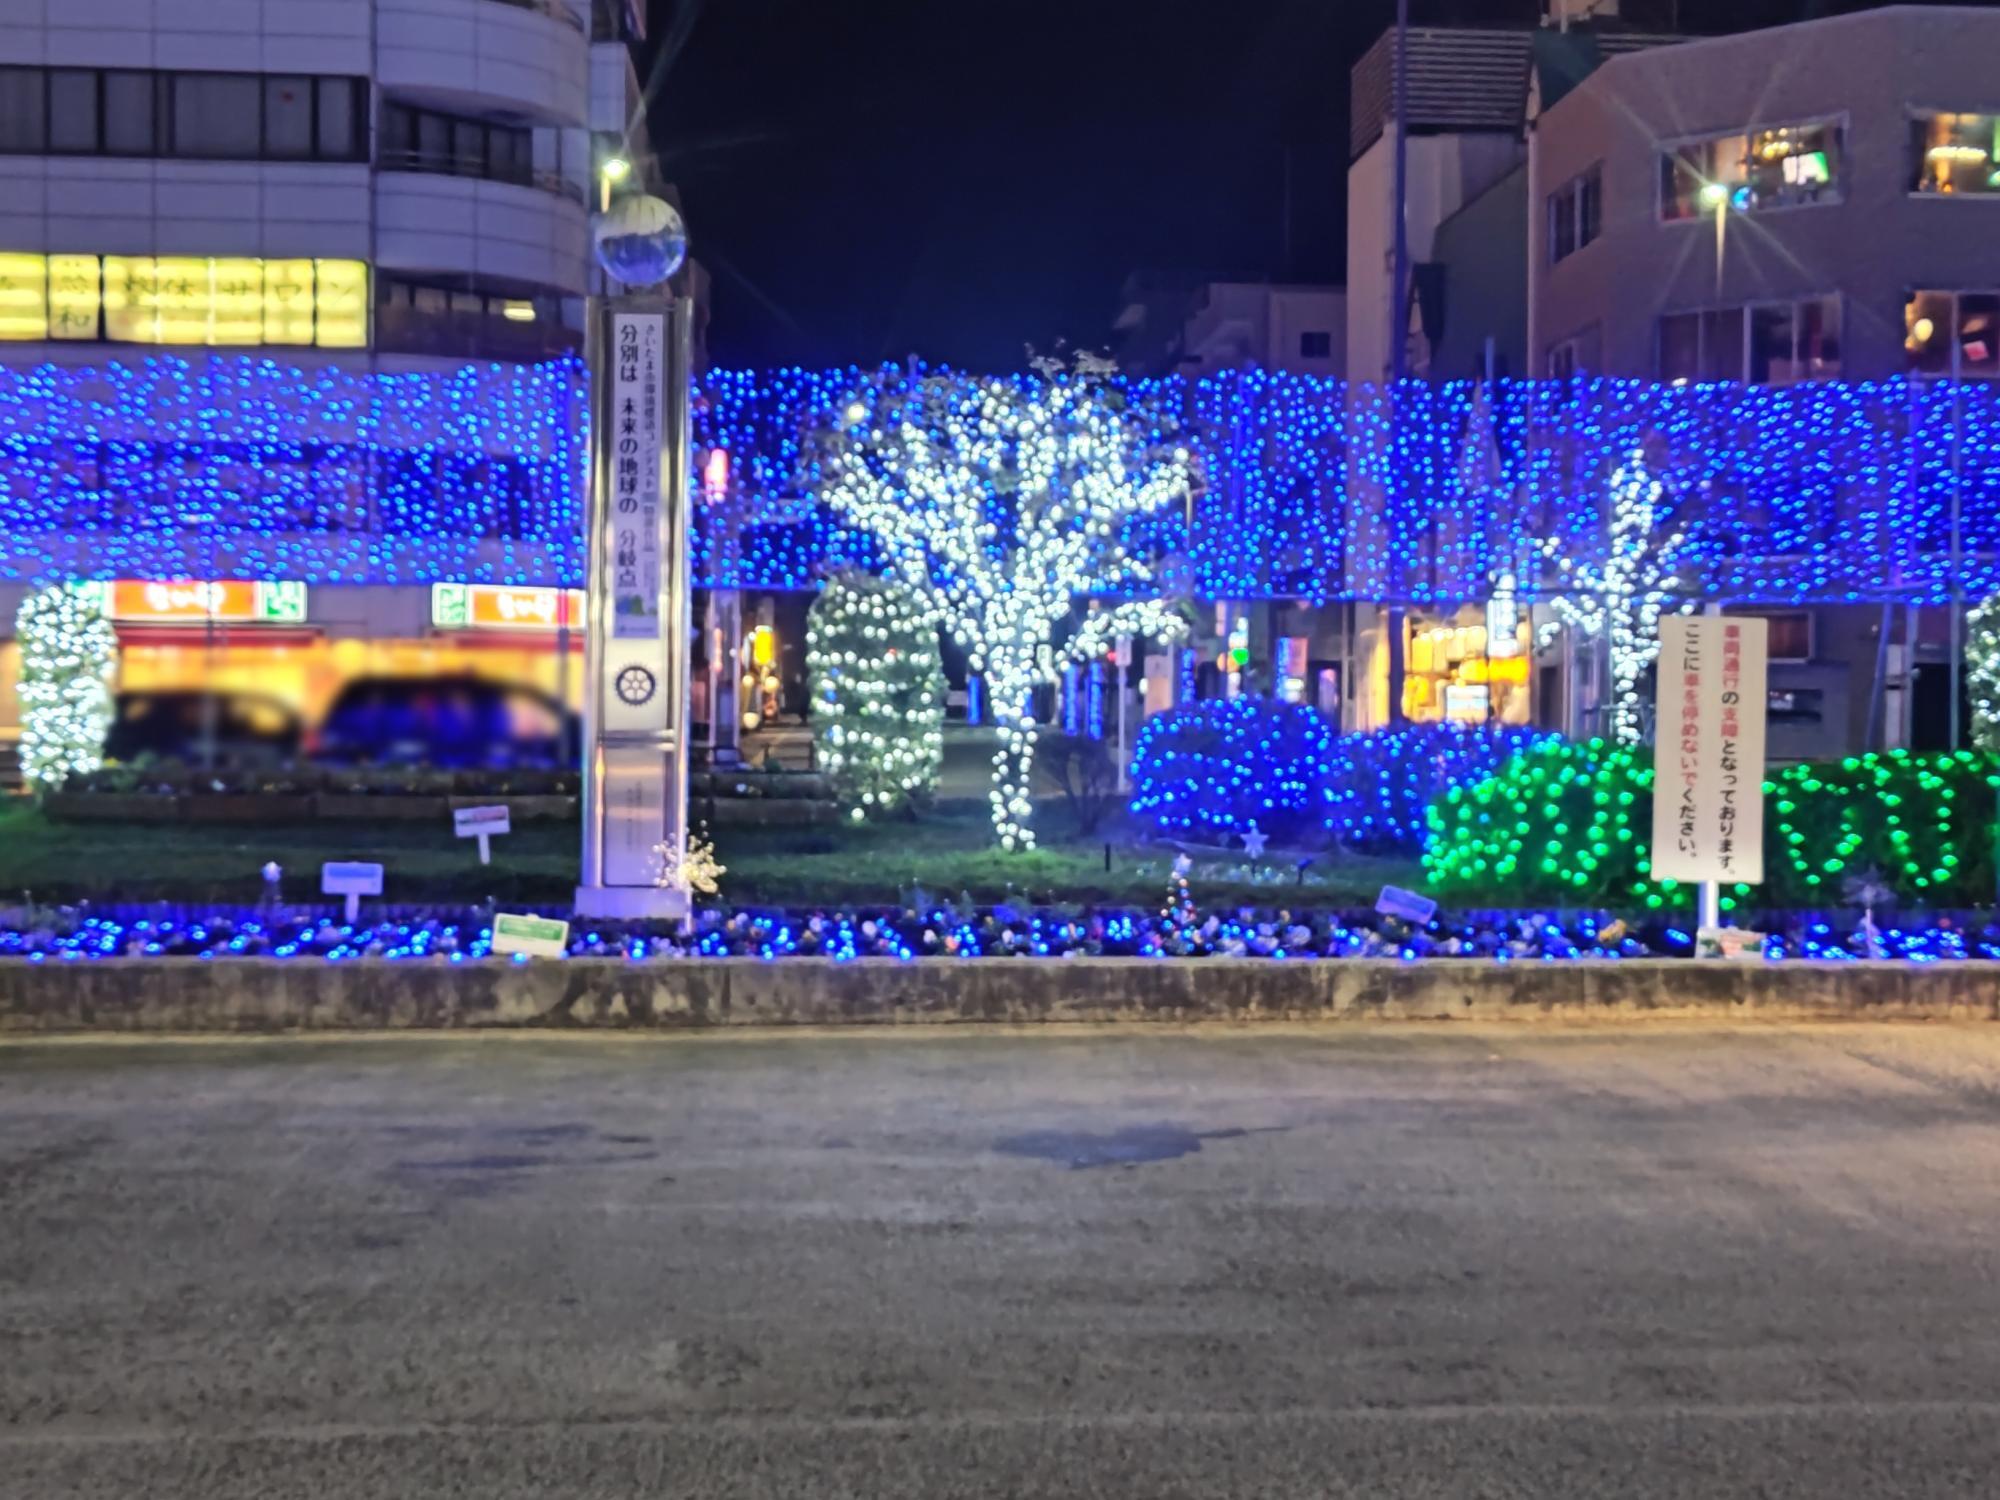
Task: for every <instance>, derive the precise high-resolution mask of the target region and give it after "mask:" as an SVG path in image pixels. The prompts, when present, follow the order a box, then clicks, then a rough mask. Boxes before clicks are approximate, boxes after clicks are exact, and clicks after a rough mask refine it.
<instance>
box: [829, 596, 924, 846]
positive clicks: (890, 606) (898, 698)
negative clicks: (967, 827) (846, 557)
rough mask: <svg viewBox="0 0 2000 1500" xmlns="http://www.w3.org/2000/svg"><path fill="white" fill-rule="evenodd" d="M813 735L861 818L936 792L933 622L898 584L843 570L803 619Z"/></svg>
mask: <svg viewBox="0 0 2000 1500" xmlns="http://www.w3.org/2000/svg"><path fill="white" fill-rule="evenodd" d="M806 670H807V672H808V673H809V674H810V677H811V680H812V721H813V740H814V742H815V745H816V748H817V751H818V762H819V766H820V769H821V770H822V771H824V772H825V773H826V776H827V778H828V780H829V781H830V782H831V783H832V786H833V791H834V795H835V796H836V797H837V798H838V799H839V800H840V803H841V805H842V806H843V807H845V808H846V809H847V810H848V814H849V816H850V817H852V818H854V819H855V820H857V821H859V820H860V819H863V818H868V817H881V816H884V815H886V814H888V813H892V812H900V811H902V810H904V809H907V808H909V807H911V806H913V805H915V804H919V803H922V802H924V801H926V800H928V799H929V797H930V796H931V795H932V794H933V793H934V792H936V790H937V783H938V771H939V768H940V767H941V766H942V765H943V763H944V696H945V681H944V663H943V660H942V658H941V657H940V656H939V654H938V636H937V621H936V619H935V618H934V617H933V616H932V615H931V613H930V612H929V611H928V610H927V609H926V608H925V607H924V603H923V601H922V600H921V599H920V598H919V597H918V596H917V595H916V594H915V593H914V592H913V591H912V590H910V589H908V588H905V587H903V586H902V585H901V584H898V583H894V582H891V581H887V580H884V579H879V578H871V577H869V576H868V575H866V574H864V573H858V572H852V571H849V572H842V573H839V574H836V575H835V576H834V577H833V578H831V579H829V580H828V581H827V584H826V586H825V587H824V588H823V589H821V590H820V594H819V597H818V598H817V599H815V600H814V601H813V604H812V608H811V610H809V611H808V612H807V615H806Z"/></svg>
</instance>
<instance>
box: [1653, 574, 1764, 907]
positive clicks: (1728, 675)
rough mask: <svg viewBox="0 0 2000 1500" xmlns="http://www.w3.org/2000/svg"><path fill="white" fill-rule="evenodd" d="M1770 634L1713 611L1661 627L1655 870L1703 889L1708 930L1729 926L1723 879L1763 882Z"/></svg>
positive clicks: (1672, 618)
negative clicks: (1725, 922) (1724, 910)
mask: <svg viewBox="0 0 2000 1500" xmlns="http://www.w3.org/2000/svg"><path fill="white" fill-rule="evenodd" d="M1769 628H1770V627H1769V624H1768V622H1766V621H1764V620H1760V619H1756V618H1753V617H1749V616H1736V617H1732V616H1726V615H1721V614H1714V613H1711V614H1706V615H1703V616H1701V617H1699V618H1695V617H1692V616H1688V615H1669V616H1668V617H1666V618H1665V619H1663V620H1661V621H1660V665H1659V687H1658V696H1657V698H1656V699H1655V718H1656V721H1657V722H1656V726H1655V727H1656V735H1655V739H1656V754H1655V768H1654V776H1653V859H1652V873H1653V878H1654V879H1656V880H1660V879H1665V880H1681V881H1692V882H1698V883H1699V884H1700V886H1701V913H1700V919H1699V923H1698V926H1699V927H1700V928H1704V929H1709V930H1714V929H1718V928H1720V927H1721V925H1722V885H1723V882H1725V881H1726V882H1728V883H1729V884H1731V885H1759V884H1761V883H1762V882H1763V879H1764V715H1765V709H1766V707H1767V704H1768V695H1767V691H1766V686H1765V661H1766V654H1767V651H1768V632H1769Z"/></svg>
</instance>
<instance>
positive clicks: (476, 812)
mask: <svg viewBox="0 0 2000 1500" xmlns="http://www.w3.org/2000/svg"><path fill="white" fill-rule="evenodd" d="M451 824H452V831H453V832H454V833H456V834H457V835H458V836H459V837H460V838H462V839H476V838H485V837H489V836H490V835H492V834H496V833H512V832H513V831H514V826H513V824H512V822H511V821H510V820H509V816H508V811H507V809H506V808H504V807H454V808H453V809H452V810H451Z"/></svg>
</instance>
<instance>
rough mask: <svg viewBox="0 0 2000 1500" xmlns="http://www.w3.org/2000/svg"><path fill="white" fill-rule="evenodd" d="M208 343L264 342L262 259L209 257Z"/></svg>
mask: <svg viewBox="0 0 2000 1500" xmlns="http://www.w3.org/2000/svg"><path fill="white" fill-rule="evenodd" d="M208 267H209V271H208V307H209V329H208V338H207V339H206V340H205V341H204V342H206V343H210V344H261V343H263V342H264V262H263V261H261V260H212V261H210V262H209V263H208Z"/></svg>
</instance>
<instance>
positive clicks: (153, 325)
mask: <svg viewBox="0 0 2000 1500" xmlns="http://www.w3.org/2000/svg"><path fill="white" fill-rule="evenodd" d="M104 336H105V337H106V338H108V339H110V340H111V341H112V342H113V343H117V344H157V343H159V341H160V306H159V287H158V284H157V278H156V273H155V270H154V265H153V259H152V257H151V256H148V255H107V256H105V257H104Z"/></svg>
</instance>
